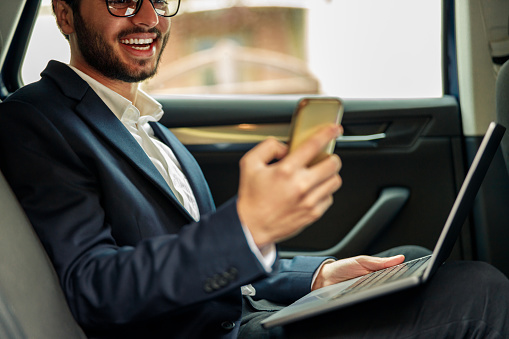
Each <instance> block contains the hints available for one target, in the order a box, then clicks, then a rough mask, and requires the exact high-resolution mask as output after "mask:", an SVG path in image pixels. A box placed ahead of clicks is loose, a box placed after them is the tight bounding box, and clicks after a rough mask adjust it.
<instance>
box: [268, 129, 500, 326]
mask: <svg viewBox="0 0 509 339" xmlns="http://www.w3.org/2000/svg"><path fill="white" fill-rule="evenodd" d="M504 132H505V128H504V127H503V126H501V125H498V124H496V123H494V122H492V123H491V124H490V126H489V128H488V131H487V132H486V135H485V136H484V138H483V140H482V142H481V145H480V146H479V150H478V151H477V154H476V156H475V158H474V160H473V162H472V165H471V166H470V169H469V171H468V173H467V175H466V177H465V180H464V182H463V185H462V186H461V189H460V191H459V193H458V196H457V198H456V200H455V202H454V205H453V206H452V209H451V212H450V213H449V217H448V218H447V221H446V222H445V225H444V228H443V230H442V233H441V234H440V237H439V239H438V241H437V243H436V245H435V249H434V250H433V253H432V254H431V255H429V256H425V257H422V258H419V259H415V260H412V261H408V262H405V263H403V264H400V265H396V266H393V267H389V268H387V269H383V270H380V271H376V272H373V273H370V274H367V275H364V276H361V277H357V278H355V279H351V280H347V281H344V282H341V283H338V284H335V285H332V286H327V287H324V288H321V289H319V290H316V291H313V292H311V293H309V294H307V295H306V296H304V297H302V298H300V299H299V300H297V301H296V302H294V303H293V304H291V305H289V306H287V307H285V308H283V309H282V310H280V311H278V312H276V313H274V314H273V315H271V316H270V317H268V318H266V319H265V320H263V321H262V325H263V326H264V327H265V328H270V327H274V326H280V325H285V324H289V323H292V322H295V321H298V320H301V319H304V318H308V317H311V316H316V315H318V314H322V313H325V312H329V311H331V310H336V309H339V308H343V307H346V306H349V305H352V304H357V303H359V302H362V301H365V300H370V299H373V298H376V297H380V296H382V295H387V294H389V293H395V292H397V291H401V290H403V289H407V288H410V287H414V286H418V285H421V284H424V283H425V282H426V281H428V279H430V278H431V277H432V276H433V274H434V273H435V272H436V270H437V269H438V268H439V267H440V266H441V265H442V264H443V263H444V261H445V260H446V259H447V258H448V257H449V255H450V254H451V251H452V249H453V247H454V244H455V242H456V240H457V239H458V236H459V234H460V231H461V227H462V226H463V223H464V222H465V219H466V217H467V215H468V213H469V211H470V209H471V208H472V205H473V203H474V200H475V197H476V195H477V192H478V191H479V187H480V186H481V183H482V181H483V180H484V177H485V175H486V172H487V171H488V168H489V166H490V164H491V161H492V159H493V157H494V155H495V153H496V151H497V149H498V146H499V144H500V140H501V139H502V137H503V135H504Z"/></svg>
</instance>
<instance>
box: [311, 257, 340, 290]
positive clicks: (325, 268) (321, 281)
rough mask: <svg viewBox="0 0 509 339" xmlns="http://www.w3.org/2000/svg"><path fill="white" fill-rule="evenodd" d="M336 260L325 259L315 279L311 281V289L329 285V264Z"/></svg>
mask: <svg viewBox="0 0 509 339" xmlns="http://www.w3.org/2000/svg"><path fill="white" fill-rule="evenodd" d="M333 262H335V260H334V259H327V260H325V261H324V262H323V263H322V265H321V266H320V267H319V268H318V270H317V272H316V273H315V275H314V278H313V281H312V283H311V291H314V290H317V289H319V288H322V287H325V286H327V285H328V283H327V281H328V278H327V277H328V276H329V275H330V274H329V273H328V272H329V268H330V266H329V264H331V263H333Z"/></svg>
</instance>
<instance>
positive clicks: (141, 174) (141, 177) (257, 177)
mask: <svg viewBox="0 0 509 339" xmlns="http://www.w3.org/2000/svg"><path fill="white" fill-rule="evenodd" d="M53 8H54V11H55V15H56V19H57V22H58V25H59V27H60V29H61V31H62V32H63V33H64V34H65V35H66V36H67V37H68V39H69V44H70V48H71V60H70V63H69V65H65V64H62V63H58V62H55V61H52V62H50V63H49V64H48V66H47V68H46V69H45V70H44V72H43V73H42V78H41V80H40V81H38V82H37V83H35V84H32V85H28V86H25V87H24V88H23V89H21V90H20V91H18V92H17V93H15V94H13V95H12V96H11V97H9V98H8V99H7V100H6V101H5V102H4V103H2V104H1V105H0V111H1V112H0V126H1V128H2V133H0V145H1V149H0V166H1V169H2V171H3V172H4V175H5V177H6V178H7V180H8V181H9V183H10V184H11V186H12V188H13V190H14V192H15V193H16V195H17V197H18V199H19V200H20V203H21V204H22V206H23V208H24V209H25V211H26V213H27V215H28V217H29V219H30V221H31V222H32V224H33V226H34V228H35V230H36V232H37V234H38V236H39V237H40V239H41V241H42V243H43V245H44V247H45V249H46V251H47V252H48V254H49V256H50V258H51V260H52V262H53V265H54V267H55V269H56V272H57V274H58V276H59V279H60V283H61V285H62V288H63V290H64V293H65V295H66V297H67V300H68V303H69V306H70V308H71V311H72V312H73V315H74V316H75V317H76V319H77V320H78V322H79V323H80V324H81V326H82V327H83V328H84V330H85V331H86V332H87V334H88V335H89V336H90V337H92V338H141V337H146V338H160V337H161V338H162V337H165V338H166V337H175V338H209V337H210V338H215V337H225V338H231V337H236V336H237V335H239V328H240V322H241V315H242V312H243V311H242V306H243V302H242V298H243V297H242V295H244V296H245V298H246V299H245V300H246V301H245V302H244V312H245V313H244V318H245V319H248V318H249V317H250V316H251V314H249V313H246V312H251V311H253V310H252V309H251V310H250V308H254V309H256V308H257V304H256V301H255V299H256V300H259V299H268V300H270V301H271V302H272V303H271V305H274V303H283V304H284V303H288V302H291V301H293V300H295V299H297V298H298V297H300V296H303V295H304V294H306V293H307V292H309V291H310V290H312V289H317V288H320V287H323V286H327V285H330V284H333V283H336V282H339V281H342V280H345V279H348V278H352V277H355V276H359V275H362V274H365V273H368V272H371V271H374V270H377V269H381V268H384V267H388V266H391V265H395V264H398V263H401V262H402V261H403V260H404V258H403V256H401V255H396V256H393V257H389V258H376V257H367V256H359V257H355V258H353V259H347V260H338V261H335V260H333V259H330V258H306V257H297V258H294V259H293V260H281V261H277V260H276V252H275V246H274V244H275V243H276V242H278V241H279V240H281V239H284V238H286V237H288V236H291V235H292V234H294V233H296V232H298V231H299V230H301V229H302V228H303V227H305V226H306V225H308V224H310V223H311V222H313V221H314V220H316V219H317V218H319V217H320V216H321V215H322V214H323V213H324V212H325V210H326V209H327V208H328V207H329V206H330V204H331V202H332V194H333V192H335V191H336V190H337V189H338V188H339V187H340V185H341V178H340V177H339V174H338V172H339V170H340V167H341V162H340V160H339V158H338V157H337V156H331V157H329V158H328V159H326V160H324V161H322V162H320V163H319V164H317V165H315V166H313V167H309V168H308V167H307V163H308V162H309V161H310V160H311V159H312V158H313V157H314V156H315V155H316V154H317V153H318V151H319V150H320V149H321V148H322V147H323V146H324V145H325V144H326V143H327V142H328V141H329V140H331V139H333V138H335V137H336V136H337V135H338V134H339V133H340V129H339V128H338V127H335V126H329V127H326V128H324V129H322V130H321V131H320V133H317V134H316V135H314V136H313V137H312V138H311V139H310V140H309V141H308V142H307V143H305V144H304V145H303V146H302V147H301V148H299V149H298V150H297V151H296V152H295V154H290V155H286V147H285V146H284V145H282V144H280V143H278V142H276V141H275V140H272V139H269V140H267V141H265V142H263V143H261V144H260V145H258V146H257V147H255V148H254V149H253V150H252V151H250V152H249V153H247V154H246V155H245V156H244V157H243V159H242V160H241V163H240V168H241V178H240V183H239V192H238V195H237V196H236V197H234V198H232V199H231V200H230V201H228V202H227V203H225V204H224V205H222V206H220V207H219V208H218V209H217V210H216V208H215V206H214V203H213V201H212V198H211V195H210V192H209V189H208V186H207V184H206V182H205V179H204V177H203V175H202V173H201V171H200V169H199V166H198V164H197V163H196V161H195V160H194V159H193V157H192V156H191V155H190V154H189V153H188V152H187V151H186V149H185V147H184V146H183V145H182V144H181V143H180V142H179V141H178V140H177V139H176V138H175V136H174V135H173V134H171V133H170V132H169V131H168V130H167V129H165V128H164V127H163V126H162V125H160V124H159V123H157V120H158V119H159V118H160V116H161V115H162V110H161V106H160V105H159V104H158V103H157V102H155V101H154V100H153V99H151V98H150V97H149V96H147V95H146V94H145V93H143V92H142V91H139V90H138V85H137V83H138V82H139V81H141V80H143V79H146V78H147V77H150V76H152V75H153V74H154V73H155V71H156V69H157V64H158V62H159V57H160V55H161V52H162V50H163V48H164V46H165V44H166V41H167V38H168V35H169V31H170V19H169V17H171V16H172V15H174V14H175V13H176V11H177V10H178V1H174V0H172V1H166V2H159V1H102V0H53ZM275 159H278V160H280V161H278V162H277V163H275V164H270V163H271V162H272V160H275ZM479 270H480V271H481V272H483V273H486V272H488V273H489V274H491V276H494V275H497V274H498V273H497V272H492V271H493V270H492V269H490V268H486V267H482V268H479ZM488 273H486V274H488ZM497 277H498V276H497ZM460 278H461V277H460ZM493 280H496V281H497V284H498V285H497V286H501V285H503V284H505V280H503V279H502V278H500V277H498V278H497V279H495V278H493ZM490 281H491V280H490ZM476 283H477V281H476ZM490 284H492V285H493V283H491V282H490ZM499 290H502V289H499ZM490 297H491V299H495V300H496V299H497V298H495V297H493V296H491V295H490ZM491 299H490V300H491ZM498 299H499V301H498V302H499V303H500V302H503V299H502V298H498ZM262 304H263V302H262ZM454 305H455V307H456V308H455V310H456V312H451V313H452V314H455V315H457V314H458V313H459V311H460V310H461V312H464V310H465V307H463V306H464V305H462V304H458V303H456V304H454ZM271 307H272V306H271ZM475 309H477V307H475ZM481 311H482V312H481ZM481 311H479V310H477V312H478V313H479V312H480V314H481V315H479V316H476V317H475V318H476V319H477V320H478V322H477V323H476V324H478V323H488V324H490V326H491V325H492V323H493V321H491V318H490V321H486V319H485V317H490V316H491V312H487V311H486V310H485V308H481ZM484 311H486V312H484ZM351 314H352V315H355V314H356V313H355V312H353V313H351ZM468 314H470V313H468ZM252 318H256V317H252ZM447 319H449V318H447ZM253 323H254V324H256V322H253ZM499 323H500V319H497V322H496V324H497V327H496V328H497V330H499V328H500V327H501V325H499ZM247 325H249V324H247ZM493 326H495V325H493ZM469 328H470V327H469ZM490 328H491V327H490ZM277 331H278V330H276V332H273V333H269V332H264V331H263V330H262V329H261V328H260V327H259V326H246V327H245V330H244V331H242V333H240V335H241V336H245V337H250V336H251V337H252V336H254V335H256V336H259V335H272V334H277V335H281V336H282V335H284V334H283V333H282V332H277ZM253 333H256V334H253Z"/></svg>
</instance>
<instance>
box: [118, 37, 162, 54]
mask: <svg viewBox="0 0 509 339" xmlns="http://www.w3.org/2000/svg"><path fill="white" fill-rule="evenodd" d="M120 42H121V43H122V44H124V45H127V46H129V47H131V48H132V49H135V50H138V51H148V50H149V49H150V46H151V45H152V43H153V42H154V39H152V38H146V39H136V38H135V39H133V38H130V39H121V40H120Z"/></svg>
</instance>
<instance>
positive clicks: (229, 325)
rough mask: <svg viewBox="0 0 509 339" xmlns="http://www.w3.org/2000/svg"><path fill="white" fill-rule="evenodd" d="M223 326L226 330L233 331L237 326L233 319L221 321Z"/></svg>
mask: <svg viewBox="0 0 509 339" xmlns="http://www.w3.org/2000/svg"><path fill="white" fill-rule="evenodd" d="M221 327H222V328H224V329H225V330H228V331H231V330H233V329H234V328H235V323H234V322H233V321H230V320H228V321H223V322H222V323H221Z"/></svg>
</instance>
